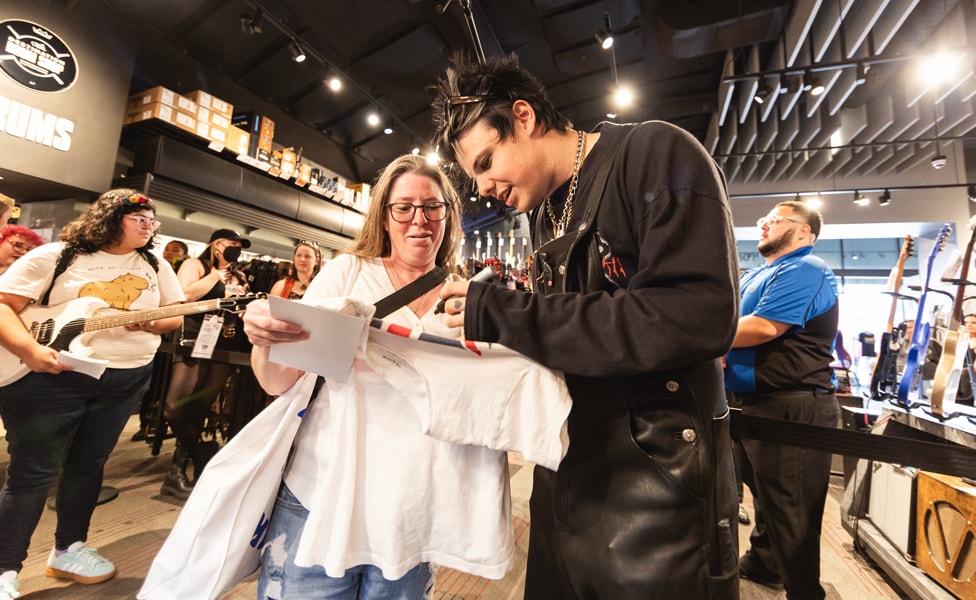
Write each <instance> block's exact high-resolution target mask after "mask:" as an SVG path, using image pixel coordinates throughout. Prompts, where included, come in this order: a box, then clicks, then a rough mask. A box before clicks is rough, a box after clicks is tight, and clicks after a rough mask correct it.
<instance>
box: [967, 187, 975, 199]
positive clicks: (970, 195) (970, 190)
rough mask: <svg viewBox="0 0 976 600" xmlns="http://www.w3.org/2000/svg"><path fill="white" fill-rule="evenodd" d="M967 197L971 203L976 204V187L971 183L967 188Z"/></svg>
mask: <svg viewBox="0 0 976 600" xmlns="http://www.w3.org/2000/svg"><path fill="white" fill-rule="evenodd" d="M966 196H967V197H968V198H969V201H970V202H976V185H973V184H971V183H970V184H969V185H967V186H966Z"/></svg>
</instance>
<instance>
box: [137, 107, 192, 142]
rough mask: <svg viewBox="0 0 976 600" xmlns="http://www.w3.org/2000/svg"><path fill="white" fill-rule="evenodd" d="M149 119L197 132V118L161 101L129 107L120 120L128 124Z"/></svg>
mask: <svg viewBox="0 0 976 600" xmlns="http://www.w3.org/2000/svg"><path fill="white" fill-rule="evenodd" d="M149 119H158V120H160V121H163V122H165V123H169V124H170V125H174V126H176V127H179V128H180V129H182V130H184V131H188V132H190V133H195V134H198V132H197V120H196V118H195V117H194V116H193V115H192V114H188V113H186V112H184V111H182V110H180V109H178V108H176V107H173V106H170V105H168V104H163V103H162V102H153V103H151V104H146V105H142V106H137V107H136V108H134V109H133V108H132V107H129V109H128V110H127V111H126V114H125V119H124V120H123V121H122V124H123V125H128V124H130V123H139V122H141V121H148V120H149ZM198 135H199V134H198Z"/></svg>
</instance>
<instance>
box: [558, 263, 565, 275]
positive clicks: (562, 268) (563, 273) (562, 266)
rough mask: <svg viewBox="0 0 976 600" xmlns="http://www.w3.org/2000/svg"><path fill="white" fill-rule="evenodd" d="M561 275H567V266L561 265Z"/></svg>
mask: <svg viewBox="0 0 976 600" xmlns="http://www.w3.org/2000/svg"><path fill="white" fill-rule="evenodd" d="M559 274H560V275H565V274H566V265H559Z"/></svg>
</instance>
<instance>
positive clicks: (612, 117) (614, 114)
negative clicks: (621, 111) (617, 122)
mask: <svg viewBox="0 0 976 600" xmlns="http://www.w3.org/2000/svg"><path fill="white" fill-rule="evenodd" d="M607 118H608V119H616V118H617V113H615V112H608V113H607Z"/></svg>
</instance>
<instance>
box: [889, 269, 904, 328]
mask: <svg viewBox="0 0 976 600" xmlns="http://www.w3.org/2000/svg"><path fill="white" fill-rule="evenodd" d="M899 291H901V276H900V275H899V276H898V278H896V279H895V293H894V294H892V296H891V310H889V311H888V327H887V329H886V331H887V332H888V333H891V332H892V331H894V330H895V313H896V312H897V311H898V292H899Z"/></svg>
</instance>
